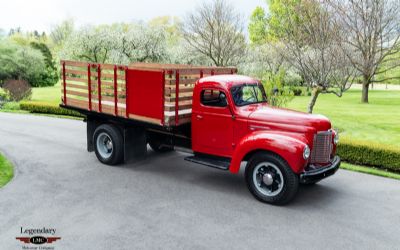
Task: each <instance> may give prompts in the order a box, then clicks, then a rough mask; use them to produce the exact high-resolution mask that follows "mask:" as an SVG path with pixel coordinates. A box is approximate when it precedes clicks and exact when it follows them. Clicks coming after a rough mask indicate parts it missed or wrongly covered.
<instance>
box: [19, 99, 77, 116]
mask: <svg viewBox="0 0 400 250" xmlns="http://www.w3.org/2000/svg"><path fill="white" fill-rule="evenodd" d="M20 109H22V110H26V111H29V112H31V113H42V114H52V115H66V116H74V117H83V116H82V115H81V114H80V113H79V112H76V111H73V110H69V109H64V108H60V107H59V106H55V105H51V104H47V103H40V102H21V103H20Z"/></svg>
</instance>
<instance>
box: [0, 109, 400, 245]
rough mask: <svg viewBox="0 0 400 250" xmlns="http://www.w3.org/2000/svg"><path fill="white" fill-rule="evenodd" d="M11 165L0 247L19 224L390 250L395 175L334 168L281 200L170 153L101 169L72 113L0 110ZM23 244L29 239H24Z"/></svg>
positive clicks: (77, 232)
mask: <svg viewBox="0 0 400 250" xmlns="http://www.w3.org/2000/svg"><path fill="white" fill-rule="evenodd" d="M0 141H1V143H0V151H2V152H4V153H5V154H6V155H7V156H8V157H9V158H10V159H11V160H12V161H13V162H14V163H15V165H16V169H15V172H16V174H15V178H14V179H13V180H12V181H11V182H10V183H9V184H8V185H7V186H6V187H4V188H3V189H0V225H1V226H0V242H1V245H0V248H1V249H22V245H23V243H21V242H18V241H17V240H16V239H15V237H20V236H21V234H20V231H21V227H24V228H37V227H39V228H40V227H43V226H45V227H52V228H56V229H57V233H56V236H60V237H62V239H61V240H59V241H57V242H54V243H52V244H51V245H48V246H54V247H55V249H399V247H400V182H399V181H396V180H392V179H385V178H381V177H376V176H370V175H365V174H360V173H354V172H348V171H345V170H340V171H339V172H338V173H337V174H336V175H335V176H333V177H331V178H328V179H327V180H325V181H322V182H321V183H320V184H318V185H316V186H314V187H302V188H301V189H300V191H299V193H298V196H297V198H296V199H295V200H294V202H292V203H291V204H290V205H288V206H285V207H277V206H271V205H265V204H262V203H260V202H258V201H256V200H255V199H254V198H253V197H252V196H251V195H250V193H249V192H248V191H247V189H246V185H245V182H244V178H243V173H241V174H239V175H232V174H230V173H228V172H224V171H220V170H214V169H209V168H207V167H202V166H198V165H195V164H191V163H188V162H185V161H184V160H183V159H182V155H181V154H179V153H169V154H166V155H156V154H154V153H153V152H150V155H151V157H149V158H148V160H146V161H144V162H142V163H140V164H135V165H123V166H119V167H109V166H105V165H102V164H100V163H99V162H98V161H97V159H96V157H95V155H94V153H90V154H89V153H87V152H86V150H85V147H86V145H85V124H84V123H83V122H81V121H75V120H65V119H57V118H49V117H43V116H30V115H20V114H7V113H0ZM31 246H32V245H31Z"/></svg>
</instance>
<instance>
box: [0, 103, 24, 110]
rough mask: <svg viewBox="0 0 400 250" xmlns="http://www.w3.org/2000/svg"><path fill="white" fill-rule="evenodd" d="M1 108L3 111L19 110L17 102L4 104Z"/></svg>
mask: <svg viewBox="0 0 400 250" xmlns="http://www.w3.org/2000/svg"><path fill="white" fill-rule="evenodd" d="M1 108H2V109H4V110H20V107H19V102H6V103H4V104H3V106H2V107H1Z"/></svg>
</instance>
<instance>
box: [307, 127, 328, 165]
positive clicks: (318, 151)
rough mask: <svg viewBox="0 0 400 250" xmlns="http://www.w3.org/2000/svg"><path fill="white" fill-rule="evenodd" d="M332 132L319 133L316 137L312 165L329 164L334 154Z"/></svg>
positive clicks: (312, 151)
mask: <svg viewBox="0 0 400 250" xmlns="http://www.w3.org/2000/svg"><path fill="white" fill-rule="evenodd" d="M332 148H333V145H332V131H323V132H318V133H317V134H316V135H315V136H314V144H313V148H312V150H311V163H328V162H329V160H330V157H331V153H332Z"/></svg>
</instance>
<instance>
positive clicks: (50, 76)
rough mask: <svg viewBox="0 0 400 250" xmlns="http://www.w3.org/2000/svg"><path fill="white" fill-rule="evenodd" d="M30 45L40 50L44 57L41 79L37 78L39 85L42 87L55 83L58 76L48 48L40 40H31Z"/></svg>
mask: <svg viewBox="0 0 400 250" xmlns="http://www.w3.org/2000/svg"><path fill="white" fill-rule="evenodd" d="M30 46H31V47H32V48H34V49H36V50H38V51H40V52H41V53H42V55H43V58H44V64H45V70H44V71H43V72H42V73H41V79H40V80H39V82H40V86H41V87H43V86H53V85H55V84H56V83H57V81H58V79H59V76H58V70H57V67H56V64H55V62H54V60H53V56H52V54H51V52H50V49H49V48H48V47H47V45H46V44H45V43H41V42H31V44H30Z"/></svg>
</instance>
